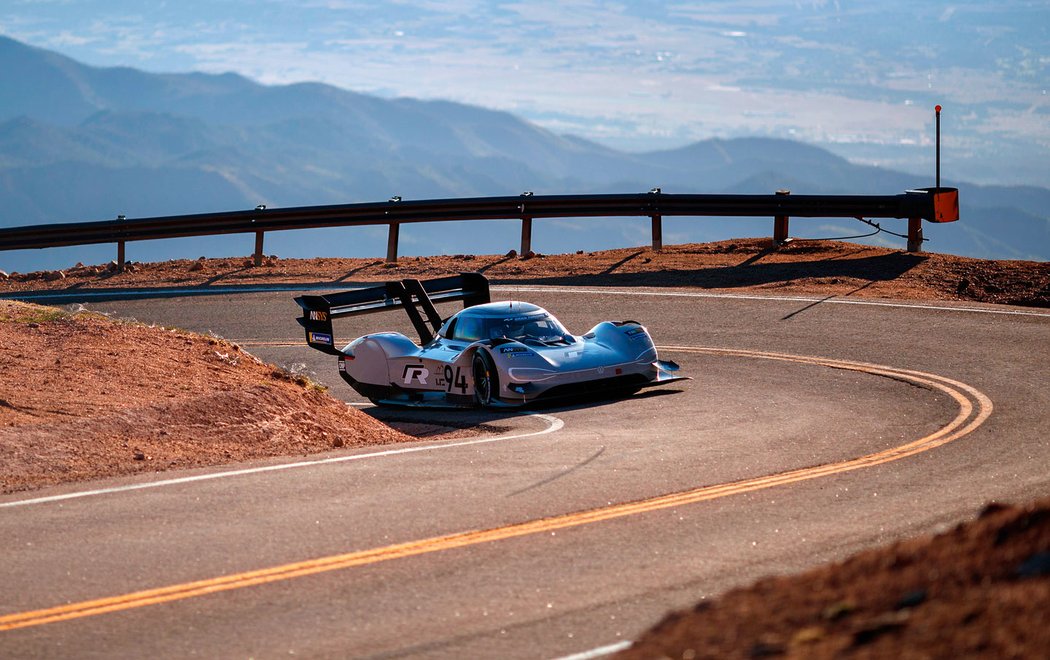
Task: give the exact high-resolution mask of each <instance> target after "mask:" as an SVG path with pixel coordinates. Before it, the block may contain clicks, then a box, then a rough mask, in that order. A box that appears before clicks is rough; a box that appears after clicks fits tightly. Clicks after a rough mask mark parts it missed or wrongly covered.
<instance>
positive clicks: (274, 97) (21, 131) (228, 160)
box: [0, 36, 1050, 271]
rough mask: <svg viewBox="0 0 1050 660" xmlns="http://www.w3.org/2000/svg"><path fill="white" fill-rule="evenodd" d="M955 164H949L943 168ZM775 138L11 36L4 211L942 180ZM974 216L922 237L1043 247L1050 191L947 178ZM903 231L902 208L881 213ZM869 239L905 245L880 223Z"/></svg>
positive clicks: (404, 237)
mask: <svg viewBox="0 0 1050 660" xmlns="http://www.w3.org/2000/svg"><path fill="white" fill-rule="evenodd" d="M945 171H946V173H948V172H950V164H945ZM932 179H933V175H932V173H931V175H930V177H929V178H928V179H922V178H921V177H916V176H915V175H910V174H903V173H900V172H894V171H891V170H887V169H881V168H876V167H871V166H863V165H856V164H853V163H850V162H849V161H847V160H845V159H843V158H841V157H838V156H836V155H833V154H831V153H830V152H828V151H825V150H823V149H820V148H817V147H813V146H809V145H806V144H802V143H799V142H793V141H788V140H777V139H768V138H745V139H739V138H738V139H732V140H720V139H713V140H706V141H703V142H697V143H694V144H691V145H688V146H685V147H682V148H679V149H674V150H665V151H655V152H647V153H630V152H624V151H618V150H615V149H611V148H608V147H605V146H602V145H600V144H597V143H595V142H591V141H587V140H584V139H581V138H577V137H573V136H571V135H557V134H555V133H552V132H550V131H548V130H545V129H542V128H540V127H538V126H535V125H533V124H530V123H528V122H526V121H524V120H522V119H520V118H518V117H515V116H514V115H512V114H509V113H506V112H500V111H493V110H488V109H484V108H480V107H475V106H469V105H464V104H459V103H452V102H444V101H420V100H414V99H407V98H402V99H384V98H379V97H375V96H368V95H363V94H358V93H354V92H351V91H346V90H343V89H339V88H336V87H332V86H328V85H323V84H313V83H308V84H295V85H282V86H266V85H261V84H258V83H256V82H253V81H251V80H249V79H247V78H244V77H242V76H239V75H236V74H222V75H213V74H201V73H190V74H154V73H146V72H143V71H139V70H135V69H131V68H120V67H117V68H95V67H90V66H86V65H83V64H80V63H78V62H76V61H74V60H72V59H69V58H67V57H65V56H62V55H59V54H57V53H54V52H50V51H46V50H41V49H37V48H34V47H30V46H27V45H25V44H22V43H20V42H18V41H15V40H12V39H9V38H6V37H2V36H0V226H19V225H29V224H42V223H59V222H74V221H87V220H100V219H107V218H114V217H116V216H117V215H125V216H126V217H128V218H135V217H145V216H154V215H173V214H183V213H201V212H211V211H227V210H235V209H246V208H253V207H255V206H256V205H258V204H266V205H267V206H268V207H270V208H274V207H281V206H285V207H287V206H300V205H312V204H341V203H351V202H364V201H381V200H385V199H387V198H389V197H391V196H393V195H399V196H401V197H402V198H404V199H427V198H441V197H467V196H483V195H516V194H519V193H521V192H523V191H526V190H529V191H533V192H535V193H536V194H561V193H596V192H631V191H644V190H648V189H650V188H652V187H654V186H659V187H661V188H662V189H663V190H664V191H665V192H697V193H771V192H773V191H775V190H778V189H789V190H791V191H792V192H794V193H797V194H825V193H826V194H897V193H900V192H903V191H904V190H906V189H909V188H914V187H921V186H929V185H933V181H932ZM943 184H944V185H952V186H957V187H958V188H959V189H960V200H961V215H962V220H961V221H960V222H957V223H951V224H948V225H943V226H935V225H931V224H929V223H927V224H926V236H927V238H929V239H931V240H930V242H929V243H928V244H927V246H926V249H928V250H931V251H936V252H949V253H954V254H961V255H966V256H974V257H982V258H996V259H1006V258H1008V259H1015V258H1016V259H1032V260H1040V261H1045V260H1048V259H1050V215H1048V211H1047V209H1050V190H1048V189H1046V188H1039V187H1032V186H1018V187H1009V186H986V185H978V184H969V183H965V182H957V181H952V180H950V179H947V178H946V179H945V180H944V181H943ZM881 222H882V224H883V225H884V226H885V227H886V228H888V229H891V230H893V231H897V232H902V231H903V230H904V224H905V223H904V221H892V220H883V221H881ZM771 227H772V220H771V219H766V218H759V219H713V218H697V219H692V218H689V219H684V218H682V219H678V218H668V219H666V220H665V223H664V241H665V243H674V242H694V241H707V240H719V239H725V238H731V237H740V236H763V235H769V234H770V233H771ZM791 230H792V233H793V235H797V236H801V237H806V236H809V237H816V236H821V237H837V236H847V235H855V234H862V233H867V231H868V230H867V228H866V227H865V226H862V225H860V224H859V223H857V222H856V221H853V220H850V219H844V220H841V221H827V220H807V219H797V220H794V221H793V222H792V225H791ZM517 232H518V225H517V223H516V222H489V223H481V224H478V223H472V224H469V225H466V224H464V223H434V224H418V225H408V226H405V227H403V228H402V231H401V243H402V249H401V251H402V253H403V254H409V255H410V254H437V253H462V252H475V253H493V252H505V251H507V250H508V249H510V248H512V247H516V244H517ZM648 238H649V237H648V222H647V219H645V218H640V219H639V220H632V219H566V220H544V221H538V222H537V223H536V224H535V228H534V238H533V246H534V248H535V249H537V250H539V251H542V252H571V251H575V250H577V249H585V250H595V249H603V248H609V247H622V246H629V245H644V244H646V243H647V242H648ZM866 240H869V241H877V242H878V244H882V245H890V246H902V245H903V240H901V239H899V238H896V237H893V236H888V235H887V234H879V235H878V236H873V237H869V238H868V239H866ZM384 246H385V228H382V227H379V228H364V229H329V230H308V231H299V232H284V233H282V234H279V235H275V236H268V237H267V244H266V250H267V252H268V253H276V254H279V255H280V256H285V257H312V256H380V255H382V254H383V252H384ZM251 248H252V238H251V237H248V236H233V237H205V238H198V239H180V240H173V241H160V242H151V243H148V244H133V245H129V247H128V256H129V258H131V259H135V260H158V259H167V258H173V257H196V256H200V255H208V256H222V255H226V254H241V255H243V254H248V253H250V251H251ZM113 253H114V250H113V248H112V246H93V247H79V248H62V249H56V250H45V251H19V252H11V253H0V268H3V269H5V270H8V271H10V270H31V269H32V270H35V269H40V268H55V267H61V266H66V265H69V264H70V263H72V262H74V261H84V262H99V261H108V260H109V259H111V258H112V256H113Z"/></svg>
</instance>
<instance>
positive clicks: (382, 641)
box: [0, 287, 1050, 658]
mask: <svg viewBox="0 0 1050 660" xmlns="http://www.w3.org/2000/svg"><path fill="white" fill-rule="evenodd" d="M494 296H495V297H498V298H515V299H526V300H529V301H531V302H535V303H537V304H540V305H543V306H545V307H547V308H548V309H550V310H551V311H553V312H554V313H555V314H556V315H557V316H558V317H559V318H560V319H561V320H562V321H563V322H564V323H565V324H566V325H567V326H568V327H570V328H572V329H573V330H574V331H577V332H582V331H583V330H586V329H587V328H589V327H590V326H591V325H593V324H594V323H595V322H596V321H598V320H602V319H605V318H610V317H613V318H632V319H637V320H640V321H642V322H644V323H645V324H646V325H647V326H648V327H649V329H650V331H651V332H652V334H653V336H654V338H655V339H656V340H657V343H658V344H660V345H661V346H663V347H664V348H663V349H662V355H664V356H666V357H670V358H672V359H675V360H677V361H678V362H679V363H680V364H682V367H683V370H684V371H685V372H686V373H688V374H690V375H692V376H694V378H695V380H693V381H690V382H687V383H685V384H684V385H681V386H680V387H678V386H671V387H668V388H664V389H662V390H660V389H658V390H651V391H649V392H647V393H643V394H642V395H637V396H635V397H632V398H630V399H628V400H624V401H619V402H598V403H592V404H586V405H576V406H571V407H564V408H551V409H544V410H539V411H534V412H533V413H532V414H523V415H517V414H515V415H495V416H494V415H489V414H483V413H475V414H473V418H474V419H477V420H479V421H484V422H487V423H490V424H493V425H495V426H497V427H499V428H500V429H501V432H500V433H498V434H495V435H493V436H482V437H479V438H472V439H468V440H465V441H446V442H439V443H427V442H418V443H412V444H410V445H407V446H404V447H395V448H390V447H383V448H380V450H371V451H369V450H365V449H361V450H352V451H344V452H337V453H333V454H330V455H327V456H319V457H306V458H304V457H296V458H291V459H287V460H282V461H271V462H259V463H251V464H245V465H239V466H235V467H234V466H227V467H224V468H218V469H215V470H200V471H192V472H180V473H169V474H164V475H152V476H140V477H136V478H129V479H116V480H108V481H105V482H98V483H92V484H81V485H77V486H70V487H62V488H51V489H47V490H45V491H40V492H36V493H32V494H30V495H25V494H23V495H13V496H4V497H2V498H0V548H2V552H3V557H4V562H3V565H2V567H0V584H3V590H2V591H3V594H4V595H3V599H2V602H0V655H2V656H4V657H33V656H49V657H54V656H63V655H66V656H77V657H106V658H111V657H144V656H153V657H158V658H159V657H185V656H188V655H192V654H197V655H201V656H224V657H238V656H241V657H257V658H259V657H276V656H288V655H300V656H309V657H318V656H320V657H326V656H333V657H345V656H347V655H353V656H360V657H391V656H393V657H402V656H417V657H448V658H461V657H493V656H499V657H522V658H538V657H559V656H564V655H569V654H574V653H585V652H591V653H590V654H589V655H590V656H591V657H595V656H597V655H599V654H601V653H603V652H605V651H608V650H611V649H615V648H618V647H619V646H622V644H623V643H625V642H626V641H628V640H630V639H632V638H634V637H635V636H637V635H638V634H640V633H641V632H642V631H643V630H645V629H646V628H648V627H649V626H651V625H652V624H653V623H654V622H656V621H657V620H659V618H660V617H661V616H662V615H663V614H664V613H666V612H667V611H668V610H669V609H672V608H678V607H683V606H688V605H691V604H692V603H695V602H696V601H698V600H700V599H702V598H706V597H710V596H713V595H715V594H718V593H720V592H722V591H725V590H726V589H728V588H731V587H734V586H739V585H744V584H747V583H749V582H751V581H753V580H754V579H755V578H758V577H760V576H763V575H769V574H778V573H791V572H797V571H800V570H803V569H805V568H808V567H811V566H813V565H816V564H819V563H822V562H825V561H828V560H832V559H838V558H842V557H844V556H846V555H848V554H851V553H853V552H855V551H857V550H859V549H862V548H865V547H870V546H872V545H876V544H881V543H885V542H887V541H890V540H894V539H898V538H901V537H904V536H908V535H912V534H915V533H922V532H933V531H937V530H939V529H943V528H944V527H945V526H947V525H951V524H954V523H956V522H958V521H959V520H961V519H964V518H966V517H968V516H970V515H972V514H973V513H974V512H975V511H976V510H977V509H978V508H979V507H980V506H981V505H982V504H983V503H985V502H987V501H988V500H992V499H999V500H1015V501H1022V500H1029V499H1032V498H1034V497H1039V496H1046V495H1050V475H1048V470H1047V467H1048V466H1050V440H1048V438H1050V416H1048V415H1047V413H1046V411H1047V410H1050V388H1048V385H1050V359H1048V353H1050V348H1048V347H1050V314H1048V313H1046V312H1043V311H1041V310H1023V309H1017V308H997V307H992V306H980V307H974V306H971V307H966V308H962V307H952V306H949V305H933V306H929V305H926V306H919V305H908V304H901V305H885V304H847V302H848V301H838V300H826V301H820V300H818V299H805V298H769V297H748V296H714V295H710V294H704V293H699V292H695V291H689V290H679V289H668V290H652V289H630V290H625V291H614V290H568V289H558V288H540V287H531V288H526V287H521V288H514V287H496V288H495V289H494ZM291 297H292V295H291V294H288V293H258V294H242V295H237V296H208V297H196V298H175V299H154V300H149V299H142V300H135V301H126V302H100V303H95V304H90V305H89V306H90V307H91V308H93V309H99V310H103V311H107V312H113V313H115V314H117V315H120V316H130V317H134V318H137V319H139V320H142V321H153V322H157V323H160V324H164V325H174V326H179V327H184V328H188V329H193V330H197V331H202V332H207V331H211V332H215V333H217V334H220V335H223V336H225V337H227V338H230V339H232V340H234V341H238V342H240V343H242V344H243V345H244V346H246V347H247V348H248V349H249V350H250V351H252V352H253V353H255V354H256V355H258V356H259V357H261V358H263V359H265V360H268V361H272V362H276V363H279V364H284V365H287V366H293V365H304V366H303V367H302V368H305V369H306V370H307V371H310V372H313V373H314V374H316V376H315V377H316V378H317V379H318V380H321V381H322V382H325V383H328V384H330V385H332V390H331V391H332V393H333V394H335V395H337V396H343V397H345V398H346V399H347V400H348V401H351V402H355V396H354V393H353V392H352V391H351V390H350V389H349V388H347V387H346V386H345V385H343V384H342V383H341V381H339V378H338V375H337V373H336V370H335V364H334V360H332V359H330V358H328V357H327V356H324V355H322V354H320V353H317V352H316V351H312V350H310V349H308V348H306V347H305V345H303V344H302V343H301V342H302V338H301V336H300V335H301V333H300V330H299V327H298V326H297V325H296V324H295V322H294V317H295V316H296V313H297V310H298V308H297V307H296V306H295V305H294V304H293V303H292V302H291ZM390 327H398V328H401V329H402V330H403V331H405V332H406V333H407V332H408V331H409V330H410V326H409V325H408V323H407V320H406V319H403V318H402V317H401V316H398V315H397V314H396V313H391V314H387V315H383V316H376V317H366V318H361V319H356V320H354V321H353V322H351V323H344V324H343V325H342V326H337V332H339V331H340V330H342V331H343V332H344V333H345V335H344V336H342V337H341V339H349V338H352V336H356V335H357V334H361V333H364V332H366V331H372V330H378V329H389V328H390ZM364 409H365V410H366V411H368V412H371V413H372V414H376V415H377V416H380V417H384V416H386V417H389V416H391V415H393V416H395V417H398V418H401V419H416V420H428V419H435V420H438V421H441V420H442V419H452V418H454V417H456V416H457V415H456V414H453V413H433V412H421V411H408V412H394V413H391V412H387V411H381V410H376V409H371V408H369V407H365V408H364Z"/></svg>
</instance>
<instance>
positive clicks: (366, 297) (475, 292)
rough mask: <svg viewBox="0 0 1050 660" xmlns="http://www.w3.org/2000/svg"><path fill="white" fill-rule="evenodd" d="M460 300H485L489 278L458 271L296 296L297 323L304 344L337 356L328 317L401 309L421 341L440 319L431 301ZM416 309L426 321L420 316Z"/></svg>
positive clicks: (429, 337)
mask: <svg viewBox="0 0 1050 660" xmlns="http://www.w3.org/2000/svg"><path fill="white" fill-rule="evenodd" d="M457 300H462V301H463V306H464V307H472V306H474V305H481V304H484V303H487V302H489V281H488V280H487V279H486V278H485V276H484V275H482V274H481V273H460V274H459V275H453V276H451V277H439V278H436V279H432V280H424V281H420V280H414V279H408V280H399V281H395V282H386V283H385V284H383V285H381V286H374V287H369V288H367V289H352V290H350V291H342V292H339V293H329V294H326V295H323V296H299V297H298V298H296V299H295V302H296V303H298V305H299V306H300V307H302V309H303V315H302V317H300V318H299V319H296V320H297V321H298V322H299V325H301V326H303V328H304V329H305V330H306V343H307V344H309V345H310V347H311V348H316V349H317V350H319V351H322V352H324V353H328V354H330V355H339V354H340V353H341V352H342V351H340V350H339V349H338V348H336V346H335V335H334V334H333V333H332V320H333V319H337V318H340V317H342V316H357V315H360V314H373V313H375V312H382V311H386V310H390V309H398V308H404V310H405V311H406V312H407V313H408V318H409V319H410V320H411V321H412V326H413V327H414V328H415V329H416V332H418V333H419V339H420V343H421V344H426V343H428V342H430V341H431V340H432V339H433V338H434V333H436V332H437V331H438V329H440V328H441V324H442V322H443V321H442V319H441V316H440V315H439V314H438V313H437V309H436V308H435V307H434V303H441V302H454V301H457ZM420 308H422V310H423V314H425V315H426V320H425V321H424V320H423V316H422V315H420Z"/></svg>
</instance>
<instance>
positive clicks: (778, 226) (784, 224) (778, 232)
mask: <svg viewBox="0 0 1050 660" xmlns="http://www.w3.org/2000/svg"><path fill="white" fill-rule="evenodd" d="M790 194H791V191H790V190H778V191H777V195H790ZM787 240H788V217H787V216H786V215H778V216H774V217H773V243H775V244H777V245H780V244H782V243H786V242H787Z"/></svg>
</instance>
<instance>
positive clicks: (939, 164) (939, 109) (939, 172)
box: [934, 105, 941, 190]
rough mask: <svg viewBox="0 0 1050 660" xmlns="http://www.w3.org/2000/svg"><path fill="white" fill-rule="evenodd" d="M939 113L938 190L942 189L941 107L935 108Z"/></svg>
mask: <svg viewBox="0 0 1050 660" xmlns="http://www.w3.org/2000/svg"><path fill="white" fill-rule="evenodd" d="M934 110H935V111H936V113H937V190H940V189H941V106H939V105H938V106H936V107H934Z"/></svg>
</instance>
